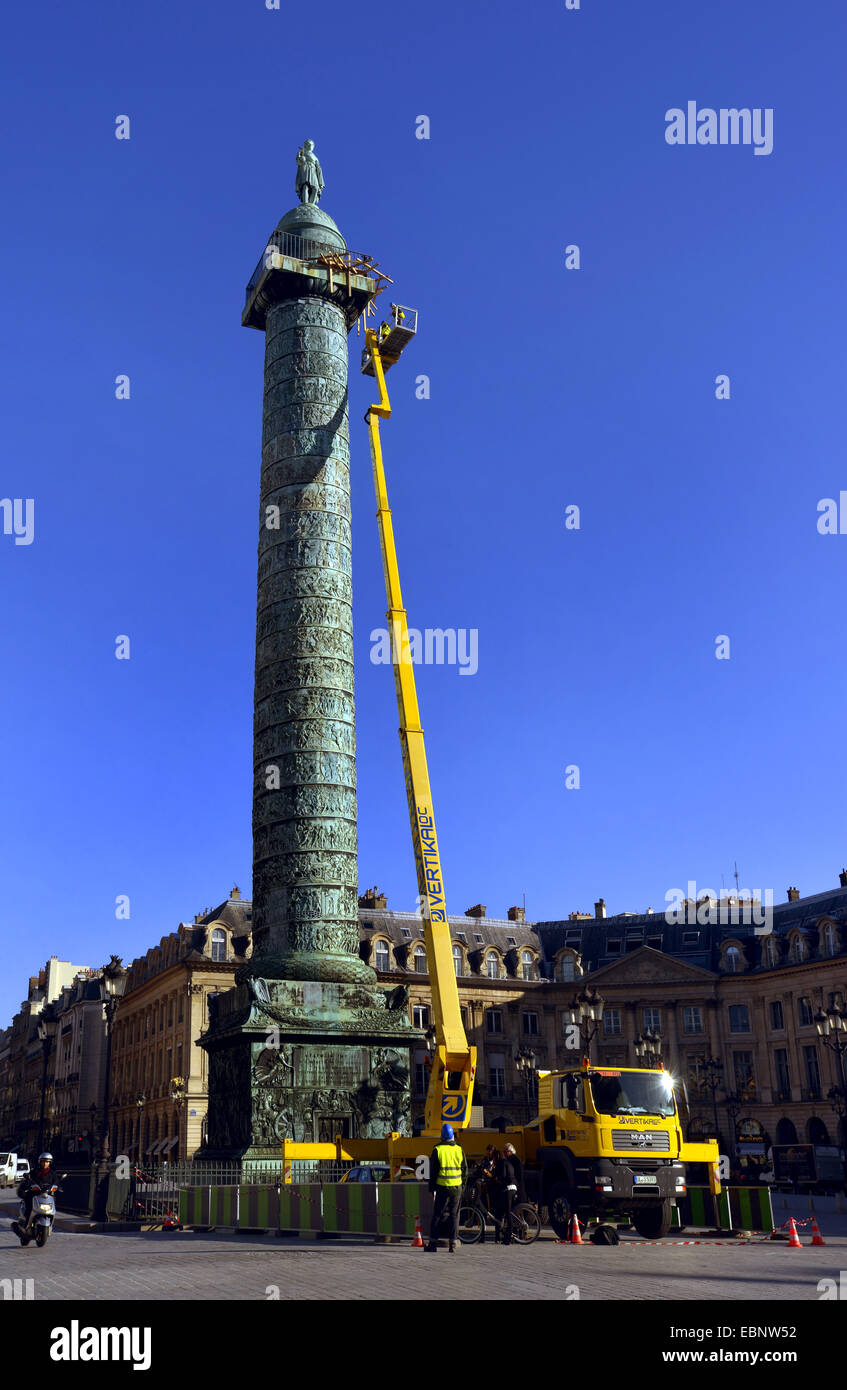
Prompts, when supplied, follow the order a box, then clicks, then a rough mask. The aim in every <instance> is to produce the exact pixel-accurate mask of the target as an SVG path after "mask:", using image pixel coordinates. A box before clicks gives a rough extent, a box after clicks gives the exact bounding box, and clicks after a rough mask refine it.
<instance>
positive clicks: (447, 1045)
mask: <svg viewBox="0 0 847 1390" xmlns="http://www.w3.org/2000/svg"><path fill="white" fill-rule="evenodd" d="M392 308H393V311H394V315H393V322H392V323H390V324H388V325H383V326H382V328H381V329H380V331H379V332H375V331H374V330H373V329H371V328H369V329H367V330H366V333H365V342H366V347H365V351H364V354H363V366H362V370H363V372H365V373H366V374H367V375H369V376H374V377H375V378H376V382H377V386H378V388H379V401H378V402H377V404H375V405H371V406H369V408H368V411H367V413H366V415H365V420H366V422H367V425H368V433H369V435H370V445H371V461H372V463H373V475H374V489H375V492H376V505H377V512H376V516H377V525H378V528H379V541H380V549H381V551H382V567H383V573H384V576H385V592H386V597H387V601H388V612H387V615H386V616H387V618H388V630H389V633H390V640H391V660H392V666H393V668H394V685H395V689H396V692H397V709H398V712H399V715H400V731H399V732H400V745H401V748H402V752H403V773H404V776H405V781H406V796H407V799H408V804H409V819H410V822H411V826H412V842H413V845H414V851H415V865H416V868H417V876H418V897H419V902H420V905H421V915H422V918H423V927H424V942H425V945H426V959H427V969H428V971H429V977H430V985H431V990H432V1012H433V1024H434V1028H435V1050H434V1054H433V1057H432V1068H431V1071H430V1078H429V1087H428V1089H427V1096H426V1106H425V1119H424V1132H425V1133H426V1134H438V1133H440V1130H441V1125H442V1123H443V1122H444V1121H445V1120H446V1121H449V1123H450V1124H452V1125H453V1126H454V1127H456V1128H462V1129H464V1128H465V1127H466V1126H467V1125H468V1124H469V1123H470V1114H471V1100H472V1096H473V1083H474V1075H475V1072H476V1048H475V1047H471V1046H470V1044H469V1043H468V1040H467V1036H466V1034H465V1029H464V1024H463V1023H462V1012H461V1008H460V1006H459V990H458V987H457V985H456V971H455V967H454V964H453V951H452V945H451V941H450V923H449V920H448V917H447V905H446V901H445V894H444V877H443V874H442V872H441V855H440V853H439V848H438V836H437V833H436V829H435V812H434V810H433V805H432V792H431V789H430V785H429V771H428V769H427V761H426V748H425V745H424V731H423V729H422V728H421V719H420V711H419V709H418V697H417V690H416V687H415V672H414V666H413V663H412V657H411V652H410V648H409V632H408V625H407V621H406V610H405V608H404V606H403V595H402V591H401V588H400V572H399V569H398V565H397V550H396V547H395V544H394V527H393V524H392V520H391V508H390V507H389V505H388V490H387V486H386V481H385V467H384V465H383V459H382V445H381V441H380V435H379V422H380V420H388V419H389V418H390V416H391V404H390V402H389V399H388V392H387V390H386V386H385V372H386V370H387V369H388V367H390V366H392V365H393V363H394V362H396V360H397V358H398V357H399V355H400V352H402V350H403V348H404V347H405V346H406V343H407V342H409V341H410V340H411V338H412V336H413V334H414V328H411V329H410V328H409V327H404V326H403V324H404V320H405V318H406V314H407V313H408V314H410V315H411V314H413V313H414V311H412V310H409V311H405V310H403V309H402V308H401V307H400V306H399V305H393V306H392ZM414 317H415V320H416V319H417V315H416V314H415V315H414Z"/></svg>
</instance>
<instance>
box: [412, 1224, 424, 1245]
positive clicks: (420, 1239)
mask: <svg viewBox="0 0 847 1390" xmlns="http://www.w3.org/2000/svg"><path fill="white" fill-rule="evenodd" d="M412 1249H413V1250H423V1235H422V1234H421V1218H420V1217H419V1216H416V1217H415V1238H414V1240H413V1241H412Z"/></svg>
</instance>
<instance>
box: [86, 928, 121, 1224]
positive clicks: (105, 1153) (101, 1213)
mask: <svg viewBox="0 0 847 1390" xmlns="http://www.w3.org/2000/svg"><path fill="white" fill-rule="evenodd" d="M126 981H127V971H126V970H124V968H123V966H122V965H121V958H120V956H112V957H111V958H110V960H109V964H108V965H106V966H104V967H103V969H102V970H101V972H100V978H99V981H98V983H99V985H100V999H101V1002H102V1004H103V1013H104V1017H105V1020H106V1080H105V1086H104V1091H103V1116H102V1121H101V1125H100V1158H99V1162H98V1165H97V1167H98V1172H97V1187H96V1193H95V1200H94V1219H95V1221H105V1220H106V1203H107V1200H108V1195H109V1100H110V1082H111V1070H112V1026H113V1024H114V1021H115V1014H116V1013H117V1011H118V1005H119V1004H120V1002H121V999H122V998H123V994H124V990H125V989H126Z"/></svg>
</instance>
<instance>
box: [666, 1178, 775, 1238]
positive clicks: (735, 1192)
mask: <svg viewBox="0 0 847 1390" xmlns="http://www.w3.org/2000/svg"><path fill="white" fill-rule="evenodd" d="M716 1204H717V1211H716V1210H715V1205H716ZM677 1210H678V1212H679V1217H678V1219H676V1220H675V1221H674V1225H675V1226H708V1227H710V1228H715V1227H717V1228H718V1229H720V1230H724V1231H728V1230H733V1229H734V1230H738V1229H742V1230H747V1231H772V1230H773V1211H772V1209H771V1193H770V1188H769V1187H729V1188H727V1187H722V1188H721V1192H720V1195H719V1196H718V1197H717V1199H715V1198H714V1197H713V1196H712V1194H711V1192H710V1191H709V1189H708V1188H707V1187H689V1188H688V1191H687V1192H686V1194H685V1196H684V1197H678V1198H677Z"/></svg>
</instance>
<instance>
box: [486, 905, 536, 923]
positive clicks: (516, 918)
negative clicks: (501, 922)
mask: <svg viewBox="0 0 847 1390" xmlns="http://www.w3.org/2000/svg"><path fill="white" fill-rule="evenodd" d="M483 915H484V914H483ZM506 916H507V917H508V919H509V921H510V922H525V921H526V913H525V912H524V910H523V908H522V907H510V908H509V911H508V912H507V913H506Z"/></svg>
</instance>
